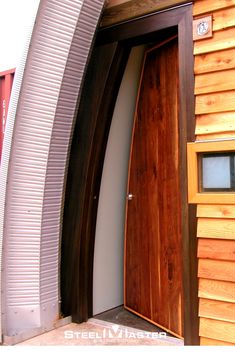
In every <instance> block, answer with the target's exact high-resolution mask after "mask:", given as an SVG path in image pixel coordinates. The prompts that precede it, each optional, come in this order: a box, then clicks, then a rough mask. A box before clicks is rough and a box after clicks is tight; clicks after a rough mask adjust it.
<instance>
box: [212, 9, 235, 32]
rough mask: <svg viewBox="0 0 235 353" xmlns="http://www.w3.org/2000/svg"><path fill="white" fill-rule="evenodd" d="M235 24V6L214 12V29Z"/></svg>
mask: <svg viewBox="0 0 235 353" xmlns="http://www.w3.org/2000/svg"><path fill="white" fill-rule="evenodd" d="M234 26H235V6H234V7H230V8H225V9H223V10H221V11H216V12H214V13H213V31H218V30H223V29H225V28H229V27H234Z"/></svg>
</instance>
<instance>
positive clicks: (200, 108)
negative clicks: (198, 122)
mask: <svg viewBox="0 0 235 353" xmlns="http://www.w3.org/2000/svg"><path fill="white" fill-rule="evenodd" d="M234 109H235V94H234V91H228V92H220V93H211V94H204V95H199V96H196V108H195V113H196V114H200V115H201V114H210V113H218V112H229V111H234Z"/></svg>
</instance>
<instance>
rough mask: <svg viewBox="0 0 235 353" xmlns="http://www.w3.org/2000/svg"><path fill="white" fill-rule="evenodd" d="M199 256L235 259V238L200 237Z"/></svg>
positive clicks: (203, 257)
mask: <svg viewBox="0 0 235 353" xmlns="http://www.w3.org/2000/svg"><path fill="white" fill-rule="evenodd" d="M198 257H199V258H201V259H212V260H213V259H214V260H227V261H235V240H222V239H219V240H218V239H199V240H198Z"/></svg>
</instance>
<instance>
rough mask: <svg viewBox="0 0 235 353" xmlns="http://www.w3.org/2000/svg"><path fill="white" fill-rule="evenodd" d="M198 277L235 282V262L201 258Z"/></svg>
mask: <svg viewBox="0 0 235 353" xmlns="http://www.w3.org/2000/svg"><path fill="white" fill-rule="evenodd" d="M198 277H201V278H207V279H215V280H220V281H230V282H235V262H231V261H219V260H207V259H199V262H198Z"/></svg>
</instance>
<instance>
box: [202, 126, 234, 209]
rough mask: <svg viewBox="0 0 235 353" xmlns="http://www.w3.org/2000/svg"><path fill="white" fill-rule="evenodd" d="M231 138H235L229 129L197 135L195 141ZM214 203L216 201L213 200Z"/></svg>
mask: <svg viewBox="0 0 235 353" xmlns="http://www.w3.org/2000/svg"><path fill="white" fill-rule="evenodd" d="M231 138H233V139H234V138H235V132H234V131H230V132H221V133H217V134H207V135H204V134H203V135H197V137H196V140H197V141H205V142H206V141H209V140H212V141H215V140H217V141H219V140H223V139H231ZM215 203H216V202H215ZM225 203H226V202H225Z"/></svg>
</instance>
